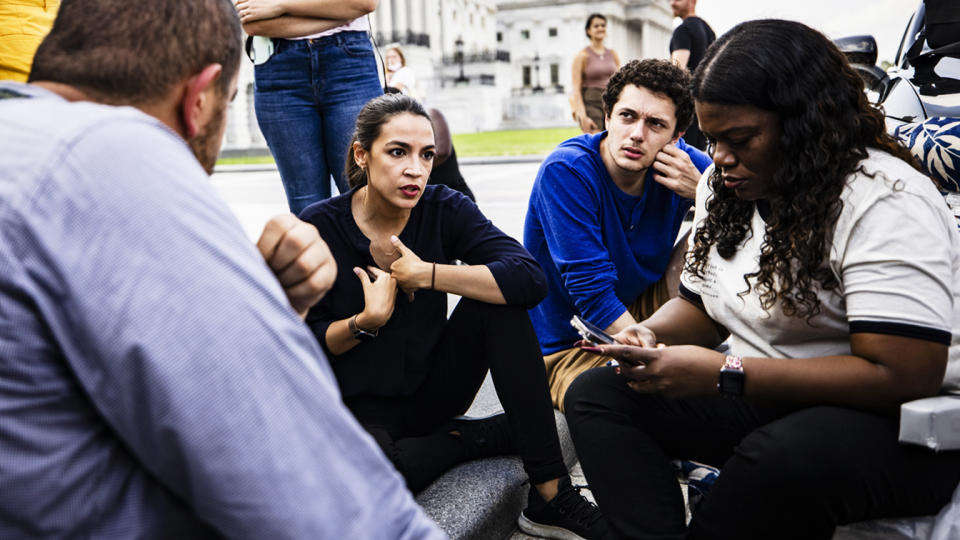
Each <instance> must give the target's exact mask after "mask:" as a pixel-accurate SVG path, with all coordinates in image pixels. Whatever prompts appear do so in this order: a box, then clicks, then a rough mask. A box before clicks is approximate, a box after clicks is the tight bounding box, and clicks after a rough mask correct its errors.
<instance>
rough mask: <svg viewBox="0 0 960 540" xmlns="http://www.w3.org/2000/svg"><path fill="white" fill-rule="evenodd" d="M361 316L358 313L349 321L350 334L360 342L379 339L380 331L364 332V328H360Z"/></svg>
mask: <svg viewBox="0 0 960 540" xmlns="http://www.w3.org/2000/svg"><path fill="white" fill-rule="evenodd" d="M359 316H360V314H359V313H357V314H356V315H354V316H353V317H350V319H349V320H347V328H348V329H349V330H350V333H351V334H352V335H353V338H354V339H357V340H360V341H367V340H370V339H373V338H375V337H377V334H378V333H379V332H380V330H379V329H378V330H376V331H373V332H370V331H368V330H364V329H363V328H360V326H359V325H358V324H357V317H359Z"/></svg>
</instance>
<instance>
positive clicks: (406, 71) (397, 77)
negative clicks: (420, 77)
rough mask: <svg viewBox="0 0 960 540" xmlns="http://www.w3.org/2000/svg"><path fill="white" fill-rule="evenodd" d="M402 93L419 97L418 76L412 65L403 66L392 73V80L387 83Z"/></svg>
mask: <svg viewBox="0 0 960 540" xmlns="http://www.w3.org/2000/svg"><path fill="white" fill-rule="evenodd" d="M387 84H388V85H389V86H392V87H394V88H396V89H398V90H400V92H401V93H403V94H406V95H408V96H412V97H414V98H418V99H419V97H420V96H419V94H418V92H417V76H416V74H415V73H414V72H413V68H411V67H410V66H403V67H401V68H400V69H398V70H396V71H394V72H393V73H392V74H391V75H390V82H389V83H387Z"/></svg>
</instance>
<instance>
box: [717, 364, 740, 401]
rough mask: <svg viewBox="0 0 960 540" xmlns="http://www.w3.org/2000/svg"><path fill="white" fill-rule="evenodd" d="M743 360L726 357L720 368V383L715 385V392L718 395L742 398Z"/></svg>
mask: <svg viewBox="0 0 960 540" xmlns="http://www.w3.org/2000/svg"><path fill="white" fill-rule="evenodd" d="M743 379H744V376H743V358H741V357H739V356H729V355H727V358H726V360H725V361H724V362H723V367H722V368H720V382H718V383H717V390H720V394H721V395H724V396H729V397H741V396H743Z"/></svg>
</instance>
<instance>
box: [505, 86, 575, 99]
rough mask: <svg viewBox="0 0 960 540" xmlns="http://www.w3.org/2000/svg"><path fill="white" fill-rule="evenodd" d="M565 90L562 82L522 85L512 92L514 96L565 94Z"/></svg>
mask: <svg viewBox="0 0 960 540" xmlns="http://www.w3.org/2000/svg"><path fill="white" fill-rule="evenodd" d="M564 92H565V88H564V86H563V85H562V84H555V85H551V86H522V87H518V88H513V89H511V90H510V94H511V95H512V96H514V97H519V96H532V95H534V94H563V93H564Z"/></svg>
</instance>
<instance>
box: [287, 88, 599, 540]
mask: <svg viewBox="0 0 960 540" xmlns="http://www.w3.org/2000/svg"><path fill="white" fill-rule="evenodd" d="M348 152H349V155H348V158H347V176H348V177H349V179H350V185H351V187H352V189H351V191H350V192H348V193H345V194H343V195H341V196H339V197H335V198H333V199H329V200H327V201H323V202H320V203H317V204H315V205H313V206H311V207H309V208H307V209H306V210H305V211H304V212H303V214H302V215H301V217H302V218H303V219H304V220H306V221H308V222H310V223H312V224H314V225H315V226H316V227H317V228H318V229H319V231H320V234H321V236H322V237H323V238H324V240H325V241H326V242H327V244H328V245H329V246H330V250H331V251H332V253H333V255H334V257H335V258H336V259H337V265H338V276H337V281H336V283H335V284H334V286H333V288H332V289H331V290H330V292H328V293H327V295H326V296H325V297H324V298H323V300H321V302H319V303H318V304H317V305H316V306H315V307H314V308H313V309H312V310H311V311H310V313H309V315H308V317H307V322H308V324H309V325H310V326H311V328H312V329H313V331H314V333H315V334H316V336H317V339H318V340H319V341H320V343H321V344H322V345H323V346H324V348H325V349H326V351H327V352H328V353H329V355H330V361H331V365H332V366H333V369H334V372H335V373H336V375H337V380H338V383H339V385H340V388H341V391H342V393H343V397H344V401H345V403H346V404H347V406H348V407H349V408H350V409H351V411H353V413H354V414H355V415H356V417H357V419H358V420H359V421H360V423H361V424H363V425H364V427H365V428H366V429H367V430H368V431H369V432H370V433H371V435H373V437H374V438H375V439H376V440H377V442H378V443H379V444H380V446H381V447H382V448H383V450H384V452H385V453H386V454H387V456H388V457H389V458H390V459H391V461H393V463H394V464H395V465H396V467H397V469H398V470H399V471H400V473H401V474H403V476H404V478H405V479H406V480H407V484H408V486H409V487H410V489H411V490H412V491H414V492H417V491H420V490H422V489H423V488H424V487H426V486H427V485H428V484H429V483H430V482H432V481H433V480H434V479H435V478H436V477H438V476H440V475H441V474H442V473H443V472H444V471H446V470H447V469H449V468H450V467H452V466H453V465H454V464H456V463H458V462H461V461H465V460H468V459H474V458H477V457H483V456H490V455H499V454H508V453H514V452H518V453H519V454H520V456H521V458H522V459H523V463H524V468H525V470H526V471H527V474H528V475H529V477H530V481H531V484H532V487H531V489H530V495H529V498H528V500H529V505H528V507H527V509H526V510H525V511H524V513H523V515H522V516H521V518H520V525H521V528H523V529H524V530H526V531H528V532H530V533H532V534H542V535H545V534H554V533H556V529H557V528H558V527H559V528H562V529H567V530H568V531H573V532H575V533H576V534H578V535H579V536H580V537H585V538H595V537H600V536H602V535H603V534H604V532H605V522H604V521H603V519H602V517H601V516H600V514H599V512H598V511H597V509H596V507H595V506H593V505H591V504H590V503H588V502H587V501H586V500H585V499H583V498H582V497H581V496H580V494H579V492H578V491H577V488H575V487H572V486H571V485H570V480H569V477H568V476H567V471H566V469H565V467H564V464H563V458H562V456H561V453H560V444H559V440H558V437H557V432H556V425H555V423H554V418H553V411H552V408H551V405H550V400H549V397H548V393H547V382H546V375H545V372H544V368H543V362H542V357H541V355H540V348H539V346H538V344H537V339H536V336H535V334H534V332H533V327H532V325H531V324H530V320H529V317H528V316H527V311H526V310H527V309H528V308H530V307H532V306H533V305H535V304H536V303H537V302H539V301H540V300H541V299H542V298H543V296H544V295H545V294H546V285H545V283H544V276H543V273H542V271H541V270H540V268H539V266H538V265H537V263H536V261H535V260H534V259H533V258H532V257H531V256H530V254H529V253H527V252H526V250H525V249H523V247H522V246H521V245H520V244H519V243H518V242H517V241H516V240H514V239H512V238H510V237H509V236H507V235H506V234H504V233H503V232H501V231H500V230H499V229H497V228H496V227H494V226H493V224H491V223H490V221H489V220H487V219H486V218H485V217H484V216H483V214H481V213H480V211H479V209H478V208H477V207H476V205H474V204H473V202H471V201H470V200H469V199H467V198H466V197H464V196H463V195H461V194H459V193H457V192H455V191H452V190H450V189H447V188H446V187H444V186H426V182H427V178H428V177H429V175H430V170H431V167H432V161H433V157H434V154H435V143H434V133H433V128H432V126H431V123H430V117H429V116H428V115H427V113H426V111H424V109H423V107H422V105H420V104H419V103H418V102H417V101H415V100H413V99H412V98H410V97H408V96H404V95H401V94H392V95H391V94H388V95H384V96H381V97H379V98H376V99H374V100H372V101H370V102H369V103H367V105H366V106H365V107H364V108H363V110H362V111H361V112H360V114H359V116H358V117H357V129H356V132H355V133H354V136H353V143H352V146H351V148H350V149H349V151H348ZM457 260H459V261H463V262H464V263H466V264H465V265H458V264H454V262H455V261H457ZM351 274H352V275H351ZM447 293H452V294H457V295H460V296H462V297H463V298H462V299H461V300H460V302H459V303H458V305H457V307H456V309H454V311H453V314H452V315H451V316H450V319H449V320H447V319H446V313H447ZM488 368H489V370H490V372H491V374H492V377H493V382H494V385H495V386H496V389H497V394H498V396H499V397H500V401H501V403H502V404H503V406H504V409H505V411H506V415H497V416H494V417H491V418H488V419H480V420H468V419H457V418H455V417H456V416H457V415H460V414H462V413H463V412H464V411H466V409H467V408H468V407H469V405H470V403H471V402H472V401H473V398H474V396H475V395H476V392H477V390H478V389H479V388H480V385H481V384H482V382H483V379H484V377H485V375H486V371H487V369H488ZM563 532H564V533H566V532H567V531H563Z"/></svg>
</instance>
